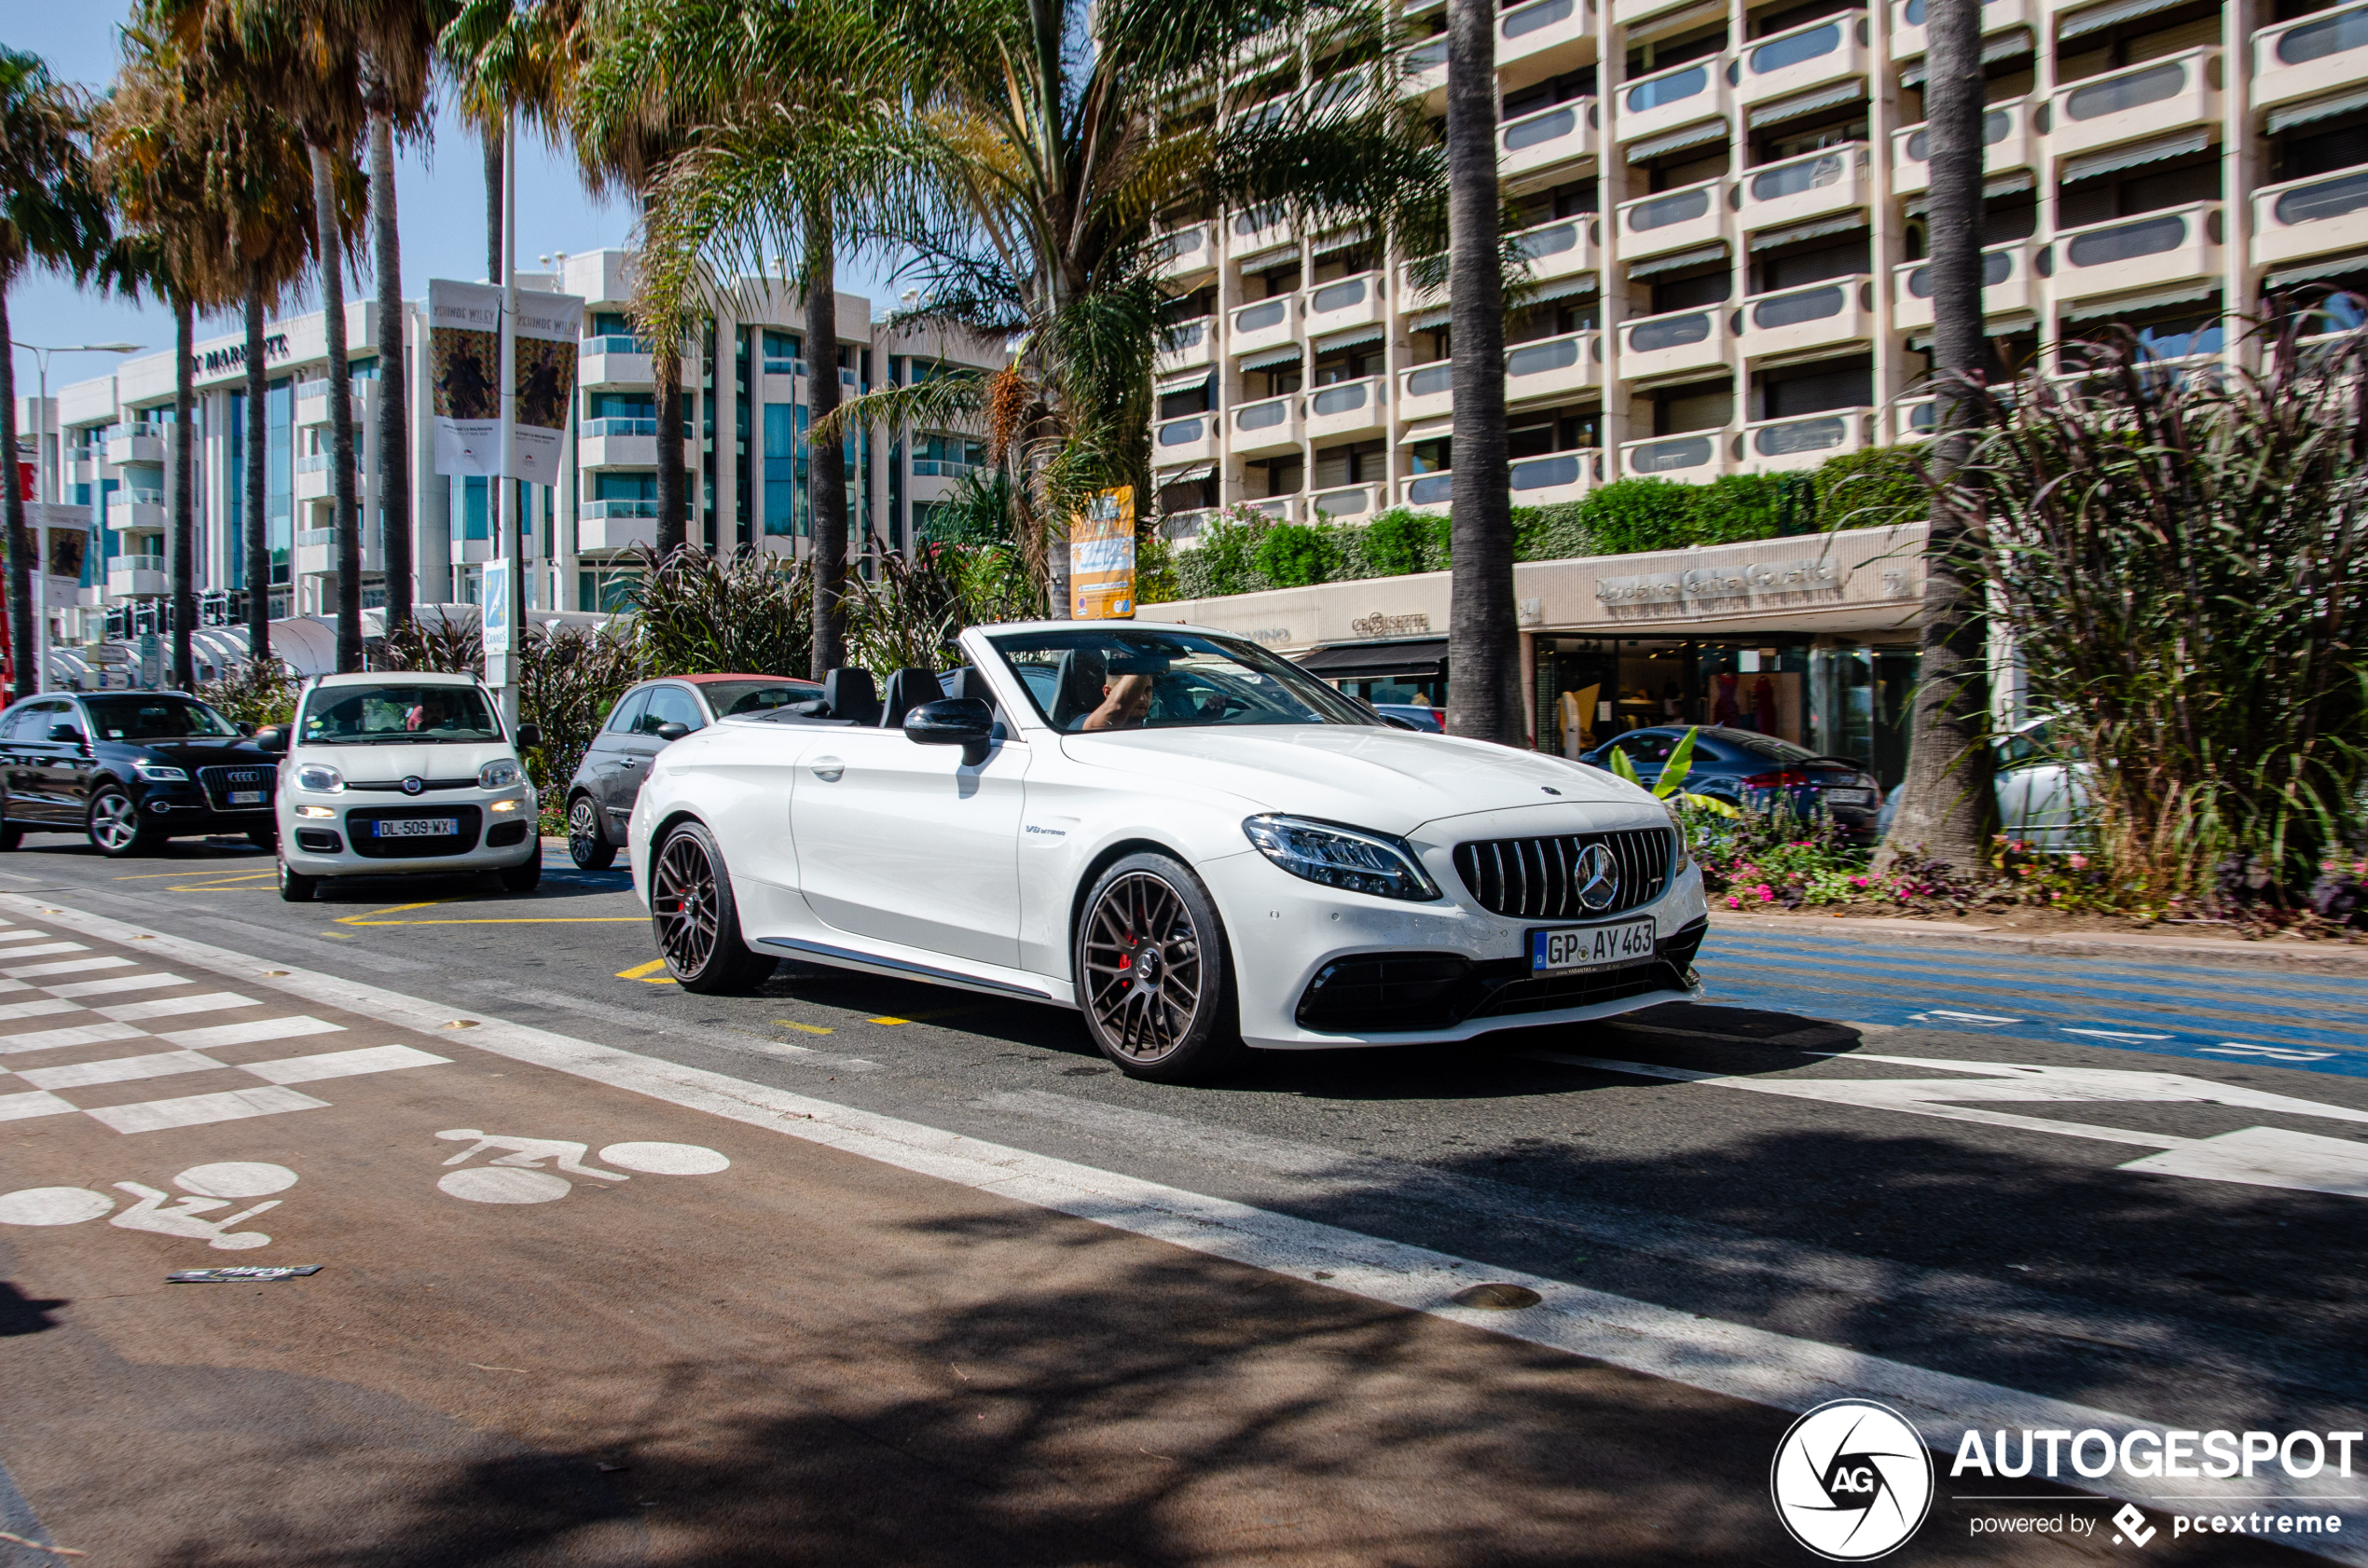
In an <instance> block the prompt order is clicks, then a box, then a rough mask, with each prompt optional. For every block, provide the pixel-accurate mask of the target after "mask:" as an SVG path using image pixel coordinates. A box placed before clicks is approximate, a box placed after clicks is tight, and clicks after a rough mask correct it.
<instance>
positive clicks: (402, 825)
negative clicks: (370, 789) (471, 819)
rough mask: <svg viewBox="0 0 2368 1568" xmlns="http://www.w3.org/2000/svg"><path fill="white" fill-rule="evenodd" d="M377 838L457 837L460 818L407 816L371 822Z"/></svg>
mask: <svg viewBox="0 0 2368 1568" xmlns="http://www.w3.org/2000/svg"><path fill="white" fill-rule="evenodd" d="M371 827H372V828H373V830H375V831H374V832H373V835H372V836H374V837H377V838H458V837H459V836H460V834H461V819H460V818H457V817H408V818H396V819H394V820H392V821H379V822H374V823H372V824H371Z"/></svg>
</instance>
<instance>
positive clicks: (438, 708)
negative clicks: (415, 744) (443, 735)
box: [403, 693, 444, 730]
mask: <svg viewBox="0 0 2368 1568" xmlns="http://www.w3.org/2000/svg"><path fill="white" fill-rule="evenodd" d="M403 727H404V728H405V729H406V730H434V729H441V728H443V727H444V699H443V698H442V697H440V696H436V695H434V694H433V693H431V694H429V695H425V696H422V697H421V698H420V706H419V707H417V708H413V709H412V710H411V711H410V713H409V715H408V716H407V717H406V719H405V721H404V725H403Z"/></svg>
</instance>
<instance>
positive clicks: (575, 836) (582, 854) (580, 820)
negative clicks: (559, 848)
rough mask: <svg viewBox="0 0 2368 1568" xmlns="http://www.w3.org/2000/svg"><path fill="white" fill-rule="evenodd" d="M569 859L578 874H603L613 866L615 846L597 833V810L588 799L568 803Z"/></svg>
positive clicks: (605, 834)
mask: <svg viewBox="0 0 2368 1568" xmlns="http://www.w3.org/2000/svg"><path fill="white" fill-rule="evenodd" d="M568 859H570V860H573V861H574V862H575V865H576V869H577V870H578V871H606V870H608V869H609V867H611V866H613V865H614V864H615V863H616V846H615V845H613V844H611V843H610V842H609V835H608V834H607V833H605V832H601V831H600V807H599V805H598V804H597V803H595V802H594V800H593V799H592V797H591V796H590V795H578V796H576V797H575V799H573V800H571V801H570V802H568Z"/></svg>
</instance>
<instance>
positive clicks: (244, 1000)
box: [91, 991, 261, 1024]
mask: <svg viewBox="0 0 2368 1568" xmlns="http://www.w3.org/2000/svg"><path fill="white" fill-rule="evenodd" d="M260 1005H261V1004H260V1003H258V1002H257V1001H256V1000H255V998H254V997H241V996H240V995H239V994H238V993H237V992H236V991H208V992H206V993H205V994H203V995H202V996H196V997H162V998H159V999H158V1000H156V1001H152V1002H117V1004H115V1005H114V1006H113V1007H101V1008H93V1009H92V1010H91V1011H94V1012H97V1013H99V1014H101V1015H102V1016H103V1017H107V1018H113V1019H117V1020H118V1021H120V1022H123V1023H127V1024H128V1023H130V1022H131V1020H133V1019H135V1018H172V1017H177V1016H178V1015H180V1014H182V1013H185V1012H223V1011H227V1010H229V1009H231V1008H234V1007H257V1006H260Z"/></svg>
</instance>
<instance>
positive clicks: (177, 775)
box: [131, 763, 189, 784]
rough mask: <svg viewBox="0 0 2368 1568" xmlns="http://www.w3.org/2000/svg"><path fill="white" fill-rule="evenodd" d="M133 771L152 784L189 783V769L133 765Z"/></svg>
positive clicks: (154, 764)
mask: <svg viewBox="0 0 2368 1568" xmlns="http://www.w3.org/2000/svg"><path fill="white" fill-rule="evenodd" d="M131 771H132V772H134V773H136V774H138V775H139V776H140V777H143V778H145V779H146V780H147V781H148V782H149V783H151V784H186V783H187V782H189V770H188V769H186V768H177V767H167V766H165V765H164V764H163V763H132V764H131Z"/></svg>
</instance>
